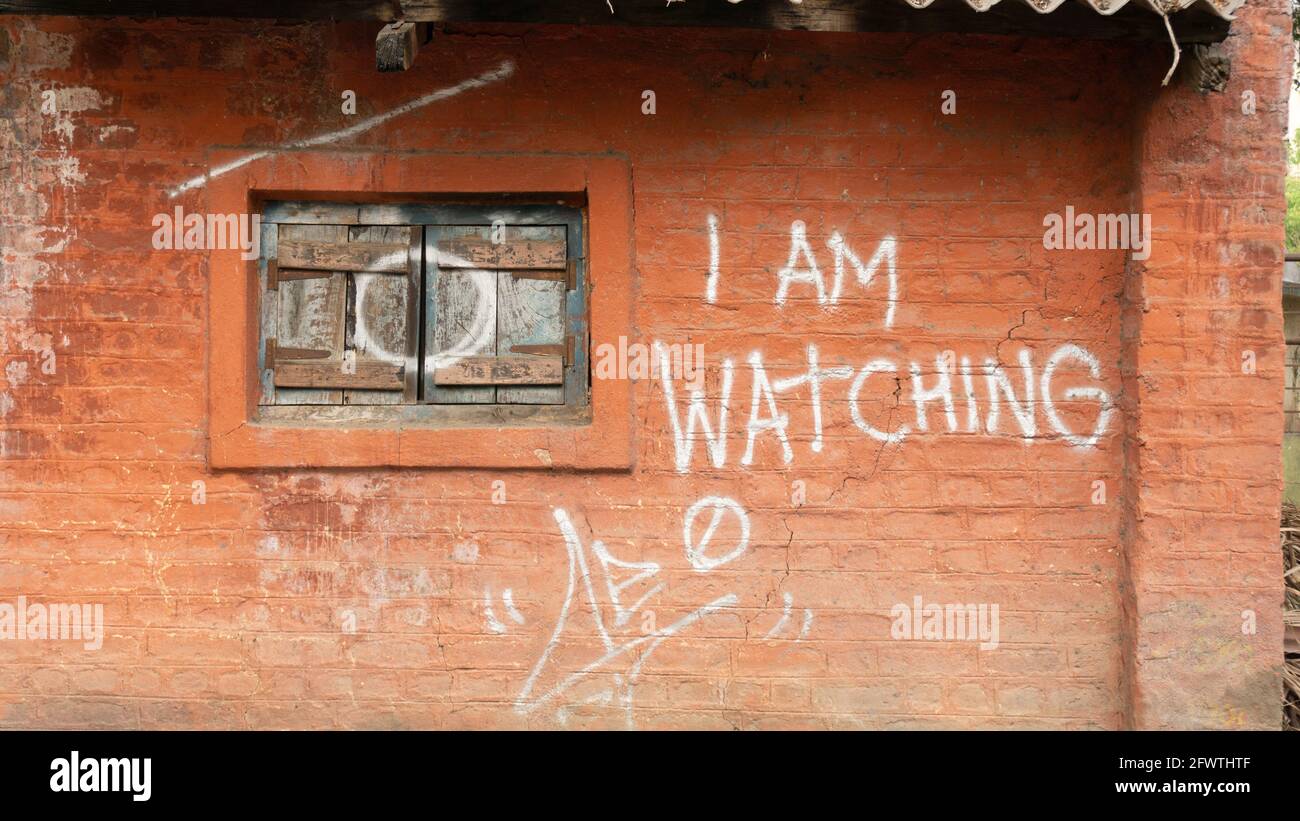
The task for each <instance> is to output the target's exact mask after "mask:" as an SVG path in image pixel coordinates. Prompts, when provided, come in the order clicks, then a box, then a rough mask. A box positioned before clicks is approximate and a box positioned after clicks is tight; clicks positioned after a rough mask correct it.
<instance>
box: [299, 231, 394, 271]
mask: <svg viewBox="0 0 1300 821" xmlns="http://www.w3.org/2000/svg"><path fill="white" fill-rule="evenodd" d="M406 254H407V248H406V244H405V243H402V244H395V243H385V242H339V243H327V242H297V241H286V240H285V239H284V237H283V236H281V238H280V247H279V253H278V259H279V261H280V268H281V269H284V268H307V269H311V270H317V271H364V272H367V273H390V274H405V273H406ZM281 278H283V277H281Z"/></svg>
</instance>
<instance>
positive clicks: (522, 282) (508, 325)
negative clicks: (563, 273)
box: [497, 271, 565, 405]
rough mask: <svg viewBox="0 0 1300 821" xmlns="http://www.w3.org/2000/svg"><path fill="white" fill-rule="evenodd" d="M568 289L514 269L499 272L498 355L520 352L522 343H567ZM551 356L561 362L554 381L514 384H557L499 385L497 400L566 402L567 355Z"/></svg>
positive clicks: (543, 403) (509, 401)
mask: <svg viewBox="0 0 1300 821" xmlns="http://www.w3.org/2000/svg"><path fill="white" fill-rule="evenodd" d="M564 292H565V283H563V282H548V281H545V280H537V279H516V278H515V277H514V276H512V275H511V272H508V271H501V272H499V273H498V275H497V355H498V356H500V357H502V358H507V357H509V356H511V355H512V354H515V353H518V352H517V351H516V350H515V349H516V348H517V347H519V346H530V345H561V346H562V345H563V344H564ZM528 358H530V359H531V358H538V359H550V360H552V361H555V362H559V363H560V374H558V376H559V378H558V379H556V380H554V382H551V383H544V382H533V383H526V382H519V383H514V384H525V385H528V384H531V385H533V386H536V385H544V384H553V385H555V386H556V387H521V388H514V387H512V388H498V389H497V402H499V403H501V404H503V405H504V404H511V403H516V402H517V403H519V404H524V405H558V404H562V403H563V402H564V387H563V385H562V383H563V382H564V378H563V358H562V357H558V356H552V357H531V356H530V357H528Z"/></svg>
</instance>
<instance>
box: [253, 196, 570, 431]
mask: <svg viewBox="0 0 1300 821" xmlns="http://www.w3.org/2000/svg"><path fill="white" fill-rule="evenodd" d="M261 217H262V222H261V225H262V235H261V249H262V253H261V255H260V259H259V260H258V295H259V299H260V298H263V297H264V296H265V295H266V293H267V261H268V259H270V258H272V257H273V256H274V255H275V252H276V247H277V242H278V232H279V228H280V226H282V225H343V226H366V227H371V226H373V227H409V228H412V229H416V228H419V229H421V233H422V235H423V243H422V245H423V248H422V255H421V260H420V266H419V278H420V282H421V287H420V288H419V303H420V304H419V305H418V306H408V320H414V321H415V323H416V324H415V326H414V327H415V328H416V332H415V337H416V348H417V354H416V357H415V362H416V366H417V373H416V375H415V380H416V382H417V383H418V385H419V389H418V391H417V394H419V397H418V398H417V399H416V400H415V401H413V402H408V403H403V404H343V403H334V404H329V403H322V404H274V403H269V404H268V403H263V402H259V403H258V406H257V412H256V416H255V421H257V422H264V423H285V422H288V423H301V424H308V425H310V424H320V425H333V424H338V423H340V422H349V421H352V422H356V423H360V424H367V425H384V424H391V425H413V424H426V425H430V426H470V427H501V426H518V425H528V424H545V425H554V426H560V425H581V424H589V423H590V422H591V392H590V384H591V369H590V365H589V361H590V360H589V352H590V345H589V339H590V337H589V328H590V321H589V316H588V310H589V301H588V299H587V291H588V288H587V254H586V223H587V220H586V209H585V208H583V207H581V206H580V205H578V204H575V203H556V202H555V201H554V200H552V201H551V202H549V203H539V202H535V201H529V200H528V198H526V197H519V196H517V195H511V194H502V195H501V196H500V197H499V198H497V199H496V200H495V201H492V200H486V199H480V200H478V201H476V202H469V201H457V202H436V201H430V202H402V203H378V202H366V201H363V200H358V201H354V202H329V201H314V200H310V199H287V198H286V199H268V200H266V201H265V202H264V203H263V204H262V212H261ZM498 219H499V220H502V221H503V222H504V223H505V224H506V225H508V226H528V225H539V226H540V225H546V226H564V227H565V229H566V230H565V249H566V250H565V253H566V257H567V259H568V260H571V261H572V262H573V264H574V274H573V283H572V284H573V287H572V288H566V290H565V292H564V315H565V332H566V336H572V338H573V344H572V347H571V351H572V353H571V354H570V355H569V359H570V361H568V362H566V364H565V368H564V382H563V387H564V400H565V401H564V402H563V403H562V404H525V403H510V402H492V403H440V402H431V401H429V399H428V393H429V387H430V386H431V385H432V375H431V374H430V372H429V368H430V364H429V363H430V360H429V355H428V353H427V351H426V346H427V343H428V334H430V333H431V332H432V329H433V319H432V316H431V314H432V309H433V301H432V295H431V294H430V293H429V291H428V286H429V283H430V279H431V277H432V275H433V272H434V271H436V270H437V268H436V266H437V262H436V260H437V243H438V240H439V236H438V231H437V230H436V229H438V228H450V227H462V226H467V227H490V226H491V225H492V223H493V221H494V220H498ZM258 309H259V316H260V315H261V309H262V306H261V305H259V306H258ZM266 341H267V336H266V328H265V327H264V326H263V325H262V324H261V323H260V322H259V328H258V346H257V353H256V355H257V369H258V374H259V382H260V384H261V391H262V396H263V397H265V396H266V395H267V392H268V391H272V390H274V386H273V385H271V384H270V379H269V374H270V373H271V370H270V369H269V368H268V367H267V364H266Z"/></svg>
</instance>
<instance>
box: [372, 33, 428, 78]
mask: <svg viewBox="0 0 1300 821" xmlns="http://www.w3.org/2000/svg"><path fill="white" fill-rule="evenodd" d="M419 48H420V45H419V43H418V42H416V39H415V23H405V22H403V23H389V24H388V25H386V26H384V27H383V28H382V29H380V30H379V33H378V34H376V35H375V68H377V69H379V70H380V71H406V70H407V69H408V68H410V67H411V65H412V64H413V63H415V52H416V51H417V50H418V49H419Z"/></svg>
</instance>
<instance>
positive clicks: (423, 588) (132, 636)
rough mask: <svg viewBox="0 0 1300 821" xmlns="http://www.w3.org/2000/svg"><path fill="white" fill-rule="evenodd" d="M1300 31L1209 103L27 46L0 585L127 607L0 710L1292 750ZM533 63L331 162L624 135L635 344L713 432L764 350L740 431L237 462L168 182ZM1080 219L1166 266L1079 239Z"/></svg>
mask: <svg viewBox="0 0 1300 821" xmlns="http://www.w3.org/2000/svg"><path fill="white" fill-rule="evenodd" d="M918 13H924V12H918ZM1175 22H1176V17H1175ZM1289 28H1290V22H1289V17H1288V14H1287V9H1286V8H1285V6H1284V4H1283V3H1282V2H1280V0H1265V1H1264V2H1258V3H1257V2H1252V3H1251V5H1250V7H1249V8H1247V9H1243V10H1242V11H1241V12H1240V14H1239V19H1238V21H1237V22H1236V23H1235V24H1234V26H1233V31H1232V35H1231V36H1230V37H1229V38H1228V40H1227V41H1226V43H1225V50H1226V52H1227V53H1228V54H1229V55H1230V56H1231V58H1232V70H1231V75H1230V78H1229V80H1228V84H1227V88H1226V90H1225V91H1223V92H1220V93H1202V92H1200V91H1197V90H1196V89H1195V88H1193V87H1192V86H1191V85H1190V84H1189V83H1187V82H1186V81H1185V80H1184V79H1183V75H1180V77H1179V78H1178V79H1175V81H1173V82H1172V83H1171V84H1170V86H1169V87H1167V88H1164V89H1162V88H1161V87H1160V80H1161V78H1162V76H1163V74H1164V72H1165V71H1166V69H1167V68H1168V59H1169V54H1168V49H1167V48H1166V47H1164V46H1157V47H1153V46H1150V45H1130V44H1123V43H1100V42H1081V41H1073V40H1049V39H1022V38H994V37H963V36H923V37H919V36H911V35H870V34H843V35H808V34H803V33H794V32H754V31H727V30H715V31H702V30H645V29H641V30H635V29H618V28H599V27H593V28H573V27H558V26H557V27H547V26H510V27H507V26H498V27H487V26H482V27H468V26H450V27H448V28H447V29H446V30H445V31H443V32H441V33H439V34H438V36H437V37H436V38H435V39H434V41H433V42H432V43H430V44H429V45H427V46H425V47H424V48H422V50H421V52H420V54H419V56H418V59H417V61H416V64H415V66H414V67H413V68H412V69H411V70H410V71H408V72H404V73H401V74H386V75H380V74H378V73H376V72H375V70H374V66H373V60H374V51H373V39H374V33H375V29H374V27H373V26H369V25H360V24H325V23H321V24H277V23H275V22H271V21H260V22H259V21H230V20H211V21H197V20H195V21H175V20H172V21H153V20H149V21H146V20H128V19H94V20H91V19H70V18H53V17H5V18H2V19H0V76H3V79H4V84H3V91H0V157H2V158H3V165H4V167H5V168H6V169H7V173H6V174H4V175H3V178H0V217H2V218H0V240H2V241H3V242H2V246H3V247H2V254H3V255H2V258H0V266H2V276H0V338H2V339H3V363H4V372H3V375H2V376H0V601H4V602H16V601H17V600H18V598H19V597H20V596H25V597H26V598H27V601H28V602H37V603H41V602H44V603H59V602H66V603H83V602H84V603H92V602H93V603H102V604H103V606H104V621H105V625H106V626H105V636H104V639H103V644H102V647H100V648H98V649H87V648H86V647H85V646H84V645H83V643H81V642H77V641H54V640H44V641H42V640H7V641H0V726H6V727H60V728H73V727H76V728H80V727H95V728H306V727H312V728H335V727H337V728H389V727H394V728H397V727H402V728H406V727H410V728H514V727H569V728H580V727H625V726H629V725H630V726H635V727H639V728H733V727H736V728H940V727H983V728H1010V727H1036V728H1037V727H1043V728H1122V727H1144V728H1157V727H1254V728H1272V727H1276V726H1278V724H1279V703H1278V702H1279V699H1278V692H1279V669H1280V659H1281V649H1280V648H1281V631H1282V626H1281V616H1280V602H1281V592H1280V578H1279V577H1280V564H1281V563H1280V560H1279V555H1278V550H1277V521H1278V505H1279V501H1280V487H1281V451H1280V444H1281V430H1282V424H1281V395H1282V366H1283V343H1282V334H1281V328H1282V321H1281V296H1280V287H1281V286H1280V281H1281V266H1282V257H1281V254H1282V250H1281V249H1282V236H1283V235H1282V220H1283V212H1284V204H1283V193H1282V180H1283V173H1284V162H1283V147H1282V141H1281V137H1282V135H1283V131H1284V122H1285V119H1286V94H1287V91H1288V82H1289V74H1290V60H1291V51H1290V49H1291V46H1290V39H1289V37H1288V31H1289ZM1184 58H1186V59H1185V61H1187V60H1190V54H1189V53H1185V54H1184ZM505 60H509V61H512V63H513V66H514V71H513V73H511V74H510V76H508V77H506V78H504V79H500V80H494V81H492V82H489V83H486V84H483V85H482V86H481V87H476V88H469V89H464V90H462V91H460V92H459V93H456V94H452V95H448V96H446V98H445V99H441V100H438V101H436V102H433V103H430V104H429V105H427V106H424V107H422V108H419V109H418V110H415V111H412V112H410V113H408V114H404V115H402V116H399V117H394V118H393V119H391V120H389V121H387V122H384V123H382V124H380V125H378V126H376V127H375V128H373V129H370V130H368V131H364V132H362V133H358V134H355V135H350V136H344V137H342V138H340V139H339V140H337V141H336V142H333V143H331V144H330V145H329V146H328V147H329V148H331V149H333V150H347V149H349V148H353V149H355V148H364V149H366V150H371V151H373V150H384V151H391V152H429V153H434V154H440V155H445V160H446V162H447V163H456V162H457V161H458V158H459V157H464V156H470V155H482V154H511V153H519V152H532V153H536V152H545V153H554V154H561V155H563V154H572V155H590V154H597V155H605V154H610V155H616V156H619V157H622V158H625V159H626V161H627V163H628V167H629V169H630V174H631V188H632V191H633V206H634V214H633V217H632V224H633V236H632V237H631V242H632V247H633V254H634V260H633V270H634V275H635V283H634V288H635V294H636V298H635V304H634V308H633V315H632V317H631V326H632V328H633V329H634V335H633V338H632V339H630V340H629V341H630V342H639V343H642V344H648V343H650V342H652V341H653V340H656V339H658V340H662V341H663V342H665V343H678V344H684V343H690V344H700V345H702V346H703V349H704V353H705V358H706V361H707V363H708V368H707V378H706V386H705V388H704V399H703V402H704V408H705V410H706V411H707V415H708V418H709V421H710V422H711V424H712V428H713V432H714V433H715V434H716V433H717V430H718V423H719V418H718V417H719V406H720V405H721V404H722V401H721V398H722V396H723V393H724V392H725V390H726V387H727V386H726V385H725V384H724V382H725V379H724V372H725V370H726V369H725V368H724V364H723V363H724V361H730V362H731V363H732V365H731V371H732V380H731V382H732V384H731V386H730V392H729V398H728V400H727V402H726V406H727V428H726V433H725V436H723V437H722V438H721V440H720V441H723V442H725V453H724V452H723V448H722V446H721V445H719V446H718V447H717V448H716V449H715V450H714V451H713V452H712V453H711V452H710V450H709V447H708V442H707V441H705V440H703V439H699V440H698V441H695V442H694V443H693V445H692V443H691V442H690V440H689V439H686V438H685V437H681V438H679V437H677V436H675V433H674V425H673V419H672V411H673V409H675V411H676V413H677V416H678V418H679V424H680V425H681V426H683V427H684V426H685V425H686V420H687V411H688V407H689V403H690V395H689V390H688V388H687V386H686V385H684V384H683V381H682V380H681V379H674V380H672V382H671V385H668V386H666V385H665V384H664V380H662V379H661V378H660V377H659V376H658V375H656V376H655V377H653V378H640V379H638V380H637V381H636V384H635V387H634V397H635V400H634V403H633V404H634V409H633V411H632V412H633V413H634V417H635V418H634V421H633V424H634V428H635V467H634V468H633V470H631V471H607V472H582V471H568V472H561V471H554V470H547V469H545V465H544V461H545V454H539V455H538V460H539V463H538V469H527V470H517V471H497V470H493V471H489V470H391V469H370V470H352V469H348V470H325V469H292V470H286V469H276V470H253V471H214V470H213V469H211V468H210V467H209V464H208V459H207V436H208V426H207V408H208V400H209V397H208V395H207V381H206V376H205V374H206V368H207V357H208V344H207V340H208V339H209V338H211V337H215V336H218V335H221V334H223V333H226V332H228V329H223V328H221V327H214V326H212V325H211V324H210V323H209V322H208V321H207V309H208V304H207V292H208V285H209V281H208V257H207V255H206V253H205V252H203V251H155V250H154V249H153V248H152V247H151V244H150V241H151V237H152V234H153V231H154V228H153V226H152V224H151V220H152V218H153V216H154V215H155V214H158V213H164V212H167V213H170V212H171V210H172V209H173V208H174V207H175V206H176V205H182V206H183V207H184V208H186V209H187V210H188V211H190V212H202V211H203V210H204V207H205V205H204V204H205V190H204V187H203V186H202V185H199V186H198V187H196V188H194V189H193V190H190V191H187V192H185V193H184V194H182V195H181V196H179V197H177V198H175V199H171V198H169V197H168V196H167V191H168V189H169V188H172V187H174V186H176V185H178V184H179V183H181V182H183V181H185V180H187V179H190V178H192V177H195V176H196V175H202V174H203V173H204V172H205V170H206V169H207V168H208V162H207V159H206V152H207V150H208V149H209V147H211V146H222V147H227V148H230V147H234V148H240V149H243V148H246V149H247V150H249V151H250V152H251V151H259V150H264V149H266V150H273V151H274V150H282V149H283V147H284V145H285V144H286V143H290V142H292V141H295V140H303V139H307V138H311V137H313V136H316V135H319V134H326V133H329V132H333V131H337V130H339V129H343V128H346V127H348V126H349V125H352V124H355V123H357V122H359V121H361V120H363V119H365V118H366V117H370V116H374V115H377V114H383V113H384V112H387V111H390V110H392V109H394V108H396V107H397V106H399V105H401V104H403V103H405V102H407V101H409V100H412V99H415V98H417V97H420V96H422V95H425V94H428V93H429V92H430V91H433V90H436V89H439V88H446V87H450V86H454V85H456V84H457V83H460V82H462V81H463V80H465V79H467V78H471V77H475V76H479V75H482V74H483V73H484V72H487V71H490V70H492V69H493V68H495V67H497V66H499V65H500V64H501V63H502V62H503V61H505ZM1188 68H1192V67H1191V66H1185V69H1188ZM345 90H352V91H355V93H356V99H357V113H356V114H355V115H348V114H344V113H343V112H342V110H341V99H342V98H341V95H342V94H343V92H344V91H345ZM646 90H652V91H654V93H655V99H654V102H655V110H654V113H653V114H647V113H643V105H644V102H643V92H644V91H646ZM949 90H950V91H952V92H954V94H955V98H954V99H955V111H954V112H952V113H944V111H943V110H942V108H941V107H942V105H943V103H944V92H945V91H949ZM46 91H52V92H53V94H52V95H44V94H43V92H46ZM49 100H52V101H53V111H52V112H51V111H49V110H48V109H47V110H45V111H43V110H42V104H43V102H46V101H49ZM306 150H310V149H306ZM499 188H500V190H502V191H510V190H511V181H510V180H508V179H503V180H500V185H499ZM1067 206H1069V207H1071V208H1073V209H1074V212H1075V213H1087V214H1118V213H1124V214H1127V213H1145V214H1149V215H1150V217H1151V235H1152V236H1153V237H1154V241H1153V244H1152V246H1151V248H1150V254H1149V256H1148V257H1147V258H1145V259H1139V258H1138V257H1139V256H1142V255H1141V254H1131V253H1129V252H1128V251H1126V250H1124V249H1113V250H1107V249H1102V250H1052V249H1048V248H1045V247H1044V242H1043V233H1044V218H1045V216H1046V215H1049V214H1053V213H1057V214H1064V213H1065V209H1066V207H1067ZM711 224H712V225H715V226H716V230H715V232H714V233H713V234H711V232H710V225H711ZM800 236H803V237H806V240H807V243H808V249H809V250H808V252H807V253H804V252H802V251H800V250H799V249H800V246H799V244H798V241H799V238H800ZM891 241H892V243H893V248H894V250H895V253H896V259H897V268H896V271H897V276H896V293H895V298H893V299H891V298H890V296H889V293H890V291H889V282H888V273H887V270H886V268H887V265H885V264H883V257H882V264H881V265H880V266H879V267H878V268H877V269H876V272H875V276H874V277H873V279H872V280H871V281H870V282H869V283H863V282H860V281H859V277H858V271H859V269H858V267H857V266H856V265H855V264H854V259H855V258H856V260H858V261H859V262H860V263H861V264H862V267H863V269H865V268H866V267H867V263H868V262H869V261H870V259H871V257H872V256H873V255H874V254H875V253H876V252H877V250H880V249H886V250H887V249H888V248H889V245H890V242H891ZM715 246H716V249H717V253H716V257H717V275H716V280H715V282H716V288H717V292H716V299H715V300H714V301H712V302H710V301H708V299H707V296H706V294H707V286H708V282H709V279H710V265H711V256H712V248H713V247H715ZM792 248H793V249H794V251H798V253H792ZM837 249H840V251H841V253H840V254H839V255H838V258H839V261H840V265H839V266H838V267H839V271H840V272H841V273H842V282H841V287H840V290H839V293H835V288H834V282H835V279H836V275H837V264H836V259H837ZM843 249H848V252H851V253H848V252H844V250H843ZM792 257H793V262H792ZM809 257H811V260H812V262H810V260H809ZM813 263H815V265H816V266H817V269H816V274H814V273H813V270H812V268H811V265H812V264H813ZM787 267H789V268H790V270H792V271H793V272H794V273H793V274H791V275H790V276H791V277H793V279H791V281H790V282H789V283H788V286H787V288H786V290H785V292H784V293H780V287H779V286H780V283H781V273H780V272H781V271H782V269H786V268H787ZM592 276H593V281H594V282H595V283H596V287H599V282H600V272H598V271H595V272H593V274H592ZM818 279H820V281H821V282H822V283H823V284H822V289H823V291H824V294H823V293H822V292H819V287H818V282H817V280H818ZM593 342H594V343H595V344H600V343H601V342H615V343H616V342H617V340H593ZM810 346H811V347H812V348H813V349H815V355H816V356H817V358H818V362H819V365H820V367H821V368H822V369H824V371H825V372H824V373H823V378H822V380H821V381H820V382H819V383H818V386H819V388H820V398H819V399H818V398H817V397H816V396H814V394H813V391H812V390H811V385H810V384H809V383H808V382H807V381H804V382H803V383H796V384H791V383H787V384H782V380H791V379H792V378H795V377H799V376H800V375H806V374H807V373H808V372H809V355H810ZM989 361H991V362H992V363H994V365H995V366H996V368H995V370H994V371H993V375H992V377H990V375H989V372H988V371H987V370H986V369H987V367H988V366H987V365H986V363H987V362H989ZM1025 363H1028V367H1027V368H1026V367H1025ZM914 365H915V369H916V375H915V376H914V375H913V372H912V370H913V366H914ZM1252 365H1253V368H1252V367H1251V366H1252ZM967 374H969V387H968V385H967V380H966V375H967ZM1027 375H1028V376H1029V378H1028V379H1026V376H1027ZM944 379H947V381H948V386H949V395H950V396H951V398H952V418H951V420H950V419H949V416H948V414H947V407H946V404H945V403H946V397H945V395H944V394H943V392H942V391H939V390H937V389H936V388H937V386H941V385H942V383H943V380H944ZM918 386H919V390H918ZM932 389H933V390H935V392H934V395H933V396H931V397H930V398H929V399H922V400H921V401H920V406H919V408H918V398H917V397H918V394H919V395H920V396H922V397H924V396H927V395H929V394H928V393H927V392H928V391H931V390H932ZM769 390H770V391H771V395H772V396H773V397H774V398H773V402H774V405H770V404H769V402H768V391H769ZM1008 391H1010V394H1011V395H1013V396H1014V398H1015V401H1014V402H1013V401H1012V400H1011V398H1010V396H1009V395H1008ZM1031 392H1032V395H1030V394H1031ZM968 394H969V395H968ZM669 395H671V396H672V397H673V400H674V401H673V402H672V403H670V402H669V401H668V396H669ZM970 396H973V397H974V401H973V402H972V401H971V399H970ZM991 397H997V399H996V400H993V399H991ZM995 408H996V411H995ZM595 412H596V413H597V414H600V413H616V412H626V411H624V410H619V409H611V408H600V407H597V408H596V409H595ZM774 413H775V414H779V416H776V417H775V418H776V419H777V420H778V421H777V422H776V423H773V422H772V421H771V420H772V419H773V418H774ZM815 414H819V416H820V434H819V433H818V423H817V422H816V416H815ZM923 420H924V421H923ZM697 421H698V420H697ZM782 425H784V426H783V427H782ZM923 425H924V427H923ZM886 434H891V435H889V436H886ZM484 435H485V436H490V432H485V434H484ZM696 437H697V438H698V437H699V428H698V424H697V426H696ZM882 438H887V439H890V440H891V441H882ZM751 440H752V450H751V449H750V446H751ZM783 440H784V441H783ZM787 443H788V449H789V450H788V455H787V452H786V447H787ZM688 448H689V450H688ZM195 482H202V485H196V484H195ZM199 502H201V503H199ZM566 531H567V538H566ZM917 597H920V601H921V603H922V606H921V613H920V614H917V615H918V616H924V615H925V612H926V611H925V609H924V608H925V605H929V604H937V605H939V606H941V607H942V606H945V605H949V604H970V605H975V606H976V608H977V609H978V607H979V606H980V605H984V606H985V612H990V613H991V607H992V606H994V605H996V606H997V608H998V617H997V626H998V635H997V642H996V647H992V646H987V645H988V644H990V642H988V641H986V642H984V645H986V646H981V642H980V641H978V640H970V638H969V637H961V636H956V635H954V634H953V633H951V632H946V633H940V634H937V635H933V636H928V635H924V631H923V634H922V635H911V636H899V635H898V634H899V631H900V629H901V628H900V624H902V623H904V622H906V623H907V625H908V626H913V625H914V624H915V622H914V621H913V619H912V617H911V616H904V617H902V618H900V617H899V615H898V614H899V612H900V611H899V609H898V608H897V606H899V605H905V606H907V607H908V608H912V607H914V606H915V605H916V603H917Z"/></svg>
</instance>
